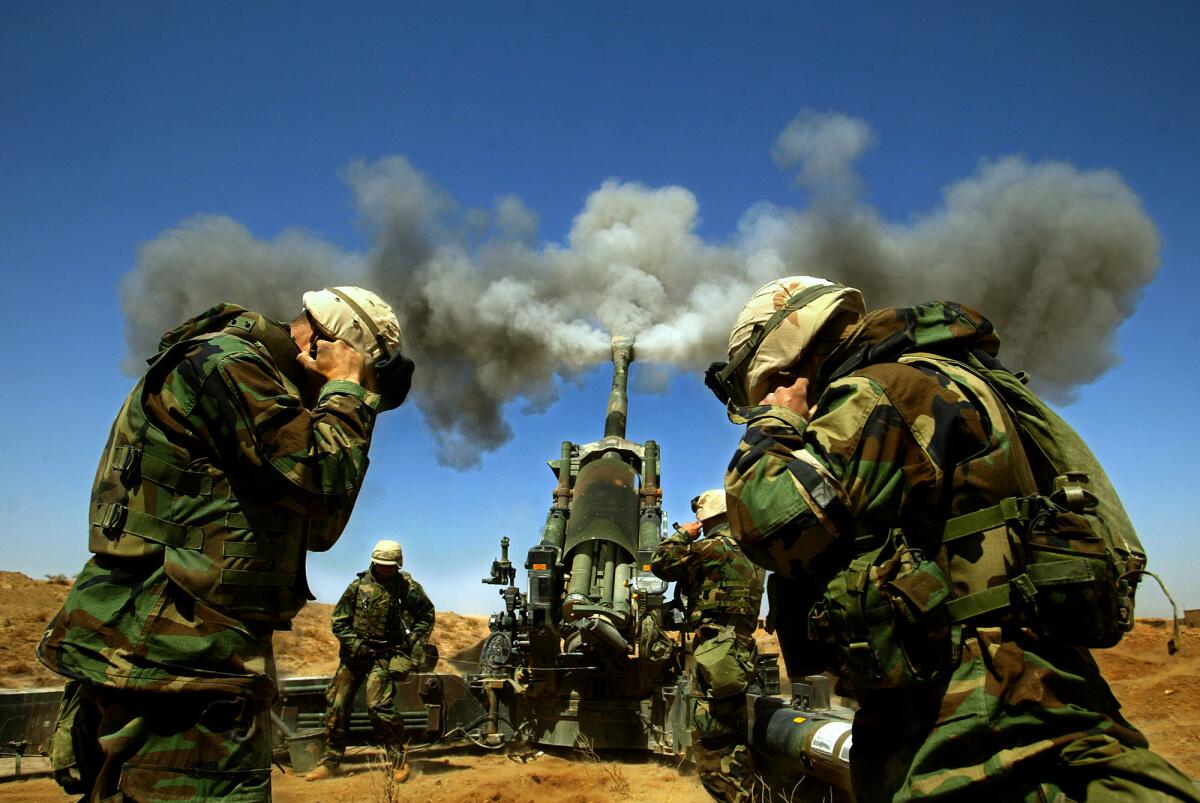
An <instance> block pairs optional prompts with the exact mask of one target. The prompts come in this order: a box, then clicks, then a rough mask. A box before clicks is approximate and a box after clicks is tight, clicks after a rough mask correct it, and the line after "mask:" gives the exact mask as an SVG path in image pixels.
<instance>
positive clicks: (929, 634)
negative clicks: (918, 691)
mask: <svg viewBox="0 0 1200 803" xmlns="http://www.w3.org/2000/svg"><path fill="white" fill-rule="evenodd" d="M949 595H950V588H949V585H948V583H947V582H946V577H945V575H944V574H943V572H942V570H941V568H939V567H938V565H937V564H936V563H934V561H932V560H930V559H928V558H926V557H925V556H924V554H923V553H921V552H920V551H919V550H915V549H909V548H908V547H907V546H906V545H905V544H904V543H903V539H902V538H901V537H900V536H899V533H898V532H893V534H892V536H891V537H890V538H889V539H888V541H887V542H885V544H884V545H883V546H881V547H879V548H878V549H876V550H874V551H872V552H868V553H866V554H864V555H860V556H859V557H857V558H855V559H854V560H853V561H852V562H851V563H850V566H849V567H848V568H847V569H845V570H844V571H841V572H839V573H838V574H836V575H835V576H834V578H833V580H831V581H830V582H829V584H828V586H827V587H826V589H825V593H824V595H823V596H822V598H821V599H820V600H818V601H817V603H816V604H815V605H814V606H813V608H812V611H811V612H810V614H809V635H810V637H811V638H812V639H814V640H821V641H822V642H824V643H825V645H826V647H827V651H828V655H829V656H830V658H831V660H832V662H833V665H834V666H835V668H836V669H837V670H838V674H839V675H840V676H841V677H842V678H843V679H845V680H847V681H849V682H850V683H851V684H853V685H854V686H855V687H856V688H859V689H894V688H902V687H905V686H911V685H914V684H918V683H928V682H931V681H935V680H938V679H941V678H943V677H945V676H946V675H947V673H948V672H949V671H950V666H951V657H952V656H951V652H952V646H953V641H952V639H951V638H950V619H949V616H948V614H947V610H946V605H945V602H946V600H947V598H948V597H949Z"/></svg>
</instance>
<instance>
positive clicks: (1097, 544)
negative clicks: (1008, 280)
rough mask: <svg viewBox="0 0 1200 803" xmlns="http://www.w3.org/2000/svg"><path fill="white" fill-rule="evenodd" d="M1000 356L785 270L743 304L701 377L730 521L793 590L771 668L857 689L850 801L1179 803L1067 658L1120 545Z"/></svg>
mask: <svg viewBox="0 0 1200 803" xmlns="http://www.w3.org/2000/svg"><path fill="white" fill-rule="evenodd" d="M999 345H1000V342H999V338H998V337H997V335H996V333H995V330H994V329H993V327H992V324H991V323H990V322H989V321H988V320H987V319H986V318H984V317H983V316H981V315H980V314H979V313H977V312H975V311H974V310H971V309H968V308H967V307H963V306H961V305H959V304H954V303H951V302H930V303H927V304H919V305H917V306H914V307H906V308H896V309H880V310H875V311H872V312H867V311H866V309H865V306H864V302H863V298H862V294H861V293H859V292H858V291H857V290H855V289H854V288H852V287H844V286H842V285H840V284H835V283H833V282H829V281H826V280H824V279H814V278H812V277H807V276H793V277H788V278H785V279H779V280H776V281H773V282H770V283H768V284H766V285H764V286H763V287H761V288H759V290H758V291H757V292H755V294H754V296H753V297H752V298H751V299H750V301H749V302H747V304H746V305H745V307H743V309H742V312H741V314H740V315H739V316H738V320H737V322H736V323H735V325H734V328H733V330H732V332H731V333H730V337H729V355H730V360H729V362H728V363H726V364H719V363H718V364H715V365H714V366H713V367H712V368H710V369H709V374H708V376H707V378H706V381H707V382H708V384H709V386H710V387H711V388H713V390H714V392H716V393H717V395H718V397H719V398H721V399H722V401H724V402H725V403H726V404H727V405H728V406H729V410H730V417H731V420H734V421H735V422H737V423H745V424H746V425H747V426H746V430H745V434H744V435H743V436H742V441H741V444H740V446H739V447H738V449H737V451H736V453H735V454H734V456H733V459H732V460H731V461H730V463H729V469H728V473H727V474H726V476H725V487H726V491H727V492H728V494H729V517H730V524H731V526H732V529H733V534H734V537H735V538H736V539H737V540H738V543H739V544H740V545H741V546H742V548H743V549H745V550H746V553H747V554H748V555H750V556H751V558H752V559H753V560H754V562H755V563H757V564H759V565H761V566H765V567H767V568H770V569H774V570H775V571H776V573H777V574H776V576H777V577H779V578H780V579H781V580H782V581H783V582H784V583H785V584H786V585H788V586H791V587H792V589H793V590H792V591H791V592H789V593H790V596H791V597H792V604H790V605H788V606H786V607H783V608H781V609H780V610H779V613H778V616H777V619H776V621H777V625H778V632H779V636H780V641H781V646H782V647H783V650H784V653H785V655H789V654H793V653H792V651H791V650H789V646H788V643H789V642H791V643H794V642H795V640H799V641H801V642H803V652H806V653H808V654H809V656H810V658H809V660H812V659H814V658H815V659H816V661H817V664H818V665H817V666H816V667H809V668H808V669H809V671H812V670H814V669H820V668H824V667H828V668H830V669H833V670H835V671H836V672H837V673H838V675H839V679H840V682H841V684H842V688H845V687H847V686H848V687H849V688H850V689H851V690H853V691H854V692H855V695H856V696H857V698H858V702H859V704H860V707H859V709H858V711H857V713H856V714H855V718H854V730H853V732H852V739H853V743H852V744H853V746H852V748H851V752H850V769H851V773H852V775H853V780H854V793H855V795H856V797H857V798H858V800H859V801H860V802H861V803H873V802H874V801H879V802H880V803H882V802H883V801H907V800H914V799H922V800H927V799H936V800H956V801H957V800H964V799H966V800H972V801H1005V802H1006V803H1007V801H1028V802H1029V803H1054V802H1055V801H1069V800H1085V799H1086V800H1088V801H1092V803H1095V801H1152V800H1154V801H1165V800H1192V801H1197V800H1200V796H1197V794H1196V789H1195V788H1194V787H1193V786H1192V784H1191V783H1190V782H1189V781H1188V780H1187V778H1186V777H1184V776H1183V775H1182V774H1181V773H1180V772H1178V771H1177V770H1176V769H1175V768H1174V767H1172V766H1170V765H1169V764H1168V763H1167V762H1166V761H1164V760H1163V759H1162V758H1161V757H1159V756H1158V755H1156V754H1155V753H1152V752H1150V751H1149V750H1148V749H1147V742H1146V738H1145V737H1144V736H1143V735H1142V734H1141V733H1140V732H1138V730H1137V729H1136V728H1134V727H1133V726H1132V725H1131V724H1130V723H1129V722H1128V721H1126V720H1125V718H1124V717H1122V716H1121V713H1120V704H1119V703H1118V702H1117V700H1116V698H1115V697H1113V694H1112V692H1111V691H1110V690H1109V687H1108V684H1106V683H1105V682H1104V678H1103V677H1101V675H1100V670H1099V668H1098V667H1097V666H1096V662H1095V660H1094V659H1093V658H1092V656H1091V655H1090V653H1089V652H1088V649H1087V648H1088V647H1089V646H1094V647H1104V646H1110V645H1111V644H1113V643H1115V642H1116V640H1117V639H1119V638H1120V636H1121V634H1122V633H1123V632H1124V631H1125V630H1128V628H1129V627H1131V626H1132V620H1131V617H1132V610H1131V608H1132V599H1131V598H1130V597H1131V589H1130V587H1129V578H1131V577H1132V578H1134V580H1133V581H1134V582H1136V574H1137V571H1138V570H1139V569H1140V567H1141V566H1140V564H1139V560H1140V558H1136V556H1137V555H1138V554H1139V553H1141V547H1140V543H1138V542H1137V536H1136V533H1134V532H1133V529H1132V525H1131V524H1129V522H1128V517H1127V516H1126V515H1125V513H1124V510H1123V509H1122V508H1121V506H1120V502H1119V500H1118V499H1117V497H1116V494H1115V491H1113V490H1112V488H1111V485H1110V484H1109V483H1108V480H1107V477H1105V476H1104V474H1103V469H1102V468H1101V467H1100V466H1099V463H1098V462H1096V461H1095V458H1094V456H1093V455H1091V453H1090V450H1088V449H1087V447H1086V445H1084V444H1083V442H1082V440H1080V439H1079V436H1078V435H1077V434H1075V433H1074V431H1073V430H1071V429H1070V427H1068V426H1067V425H1066V424H1065V423H1064V422H1062V420H1061V419H1060V418H1058V417H1057V415H1055V414H1054V413H1053V412H1052V411H1051V410H1049V408H1048V407H1046V406H1045V404H1044V403H1043V402H1042V401H1041V400H1040V399H1038V398H1037V397H1036V396H1035V395H1034V394H1033V393H1032V392H1030V391H1028V390H1027V389H1026V388H1025V387H1024V385H1023V383H1022V382H1021V381H1020V377H1019V376H1017V375H1014V374H1012V373H1010V372H1009V371H1007V370H1006V369H1005V368H1004V367H1003V366H1002V365H1001V364H1000V363H999V361H998V360H997V357H996V355H997V353H998V351H999ZM1055 474H1058V475H1059V476H1055ZM1118 536H1119V538H1118ZM1121 550H1123V551H1124V552H1123V554H1127V555H1129V556H1130V560H1129V561H1128V562H1126V560H1125V558H1120V557H1119V556H1118V551H1121ZM802 598H806V601H805V602H801V599H802ZM810 636H811V637H812V638H811V640H807V641H806V639H808V638H809V637H810ZM792 669H793V667H792V666H791V662H790V661H789V670H790V671H791V670H792Z"/></svg>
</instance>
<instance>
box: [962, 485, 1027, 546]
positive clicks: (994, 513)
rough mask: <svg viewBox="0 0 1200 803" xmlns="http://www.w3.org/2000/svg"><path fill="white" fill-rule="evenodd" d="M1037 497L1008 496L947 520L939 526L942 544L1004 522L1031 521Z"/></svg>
mask: <svg viewBox="0 0 1200 803" xmlns="http://www.w3.org/2000/svg"><path fill="white" fill-rule="evenodd" d="M1038 502H1039V500H1038V498H1037V497H1016V496H1010V497H1008V498H1007V499H1001V500H1000V504H998V505H992V506H991V507H985V508H984V509H983V510H976V511H973V512H971V513H964V514H963V515H961V516H955V517H954V518H952V519H950V520H948V521H947V522H946V523H945V524H943V525H942V528H941V542H942V543H943V544H946V543H949V542H951V541H956V540H958V539H959V538H964V537H966V536H968V535H974V534H975V533H982V532H987V531H988V530H992V529H995V528H996V527H1000V526H1001V525H1003V524H1005V523H1011V522H1018V521H1032V520H1033V518H1034V515H1035V514H1036V513H1037V508H1038Z"/></svg>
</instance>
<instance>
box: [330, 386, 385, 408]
mask: <svg viewBox="0 0 1200 803" xmlns="http://www.w3.org/2000/svg"><path fill="white" fill-rule="evenodd" d="M338 393H340V394H342V395H345V396H353V397H354V398H356V399H362V400H363V401H364V402H365V403H366V404H367V405H368V406H369V407H370V408H371V409H372V410H378V409H379V399H380V396H379V394H378V393H375V392H374V391H371V390H367V389H366V388H364V387H363V386H362V385H360V384H358V383H357V382H351V381H350V380H348V379H333V380H330V381H329V382H326V383H325V384H324V385H322V386H321V392H320V394H318V396H317V404H320V403H321V402H322V401H324V400H325V397H327V396H333V395H335V394H338Z"/></svg>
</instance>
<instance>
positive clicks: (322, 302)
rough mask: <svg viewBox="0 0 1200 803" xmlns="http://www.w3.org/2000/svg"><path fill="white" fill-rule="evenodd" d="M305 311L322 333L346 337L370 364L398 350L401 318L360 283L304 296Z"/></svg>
mask: <svg viewBox="0 0 1200 803" xmlns="http://www.w3.org/2000/svg"><path fill="white" fill-rule="evenodd" d="M303 301H304V311H305V312H307V313H308V315H309V318H311V319H312V321H313V323H314V324H315V325H316V326H317V328H318V329H319V330H320V331H321V334H324V335H326V336H327V337H331V338H334V339H336V340H342V341H345V342H346V344H348V345H349V346H351V347H352V348H353V349H354V350H355V351H358V352H360V353H362V354H364V355H366V357H367V362H368V364H370V365H373V364H374V363H376V362H378V361H380V360H382V359H386V358H387V357H388V356H390V355H393V354H399V353H400V349H401V346H402V345H403V339H402V337H401V334H400V322H399V321H398V320H396V313H395V312H393V311H392V308H391V307H390V306H388V304H387V302H386V301H384V300H383V299H382V298H380V297H379V296H378V295H376V294H375V293H372V292H371V291H370V290H364V289H363V288H361V287H328V288H326V289H324V290H310V291H309V292H307V293H305V294H304V296H303Z"/></svg>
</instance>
